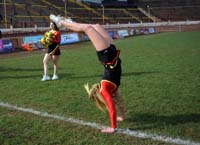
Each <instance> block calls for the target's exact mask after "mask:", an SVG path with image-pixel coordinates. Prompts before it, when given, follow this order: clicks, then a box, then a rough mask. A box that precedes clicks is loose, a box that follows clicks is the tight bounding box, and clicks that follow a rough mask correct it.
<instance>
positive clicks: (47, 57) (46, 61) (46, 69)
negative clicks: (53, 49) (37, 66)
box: [43, 53, 51, 75]
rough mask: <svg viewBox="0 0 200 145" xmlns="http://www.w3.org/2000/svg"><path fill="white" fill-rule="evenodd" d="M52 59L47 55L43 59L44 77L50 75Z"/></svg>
mask: <svg viewBox="0 0 200 145" xmlns="http://www.w3.org/2000/svg"><path fill="white" fill-rule="evenodd" d="M50 59H51V56H50V55H49V54H47V53H46V54H45V56H44V59H43V65H44V75H48V63H49V60H50Z"/></svg>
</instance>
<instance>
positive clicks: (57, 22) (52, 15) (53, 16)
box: [49, 14, 64, 28]
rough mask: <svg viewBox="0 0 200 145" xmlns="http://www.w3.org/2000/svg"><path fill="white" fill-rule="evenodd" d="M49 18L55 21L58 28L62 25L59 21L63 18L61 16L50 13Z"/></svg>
mask: <svg viewBox="0 0 200 145" xmlns="http://www.w3.org/2000/svg"><path fill="white" fill-rule="evenodd" d="M49 18H50V20H51V21H53V22H55V23H56V25H57V26H58V27H59V28H61V27H62V25H61V23H60V21H61V20H63V19H64V18H63V17H60V16H55V15H54V14H50V16H49Z"/></svg>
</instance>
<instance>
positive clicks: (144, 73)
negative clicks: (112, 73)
mask: <svg viewBox="0 0 200 145" xmlns="http://www.w3.org/2000/svg"><path fill="white" fill-rule="evenodd" d="M152 73H158V72H153V71H152V72H128V73H123V74H122V76H123V77H128V76H138V75H146V74H152ZM102 76H103V74H96V75H83V76H75V75H74V76H73V75H71V77H68V76H65V75H62V77H63V78H66V79H85V78H100V79H101V78H102Z"/></svg>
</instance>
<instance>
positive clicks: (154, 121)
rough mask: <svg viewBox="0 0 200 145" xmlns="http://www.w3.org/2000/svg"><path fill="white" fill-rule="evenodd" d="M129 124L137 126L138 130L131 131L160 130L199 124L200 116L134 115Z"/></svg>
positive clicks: (193, 114)
mask: <svg viewBox="0 0 200 145" xmlns="http://www.w3.org/2000/svg"><path fill="white" fill-rule="evenodd" d="M126 121H127V122H132V123H135V124H137V126H139V127H136V128H130V129H133V130H134V129H143V130H144V129H151V128H160V127H162V126H166V125H167V126H168V125H169V126H170V125H178V124H186V123H199V122H200V114H195V113H192V114H177V115H172V116H164V115H157V114H148V113H144V114H134V115H133V117H132V118H130V117H129V118H127V119H126Z"/></svg>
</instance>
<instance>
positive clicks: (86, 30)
mask: <svg viewBox="0 0 200 145" xmlns="http://www.w3.org/2000/svg"><path fill="white" fill-rule="evenodd" d="M83 30H84V31H85V33H86V34H87V33H88V32H89V31H91V30H92V31H93V30H94V28H93V26H92V25H91V24H86V25H85V26H84V28H83Z"/></svg>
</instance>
